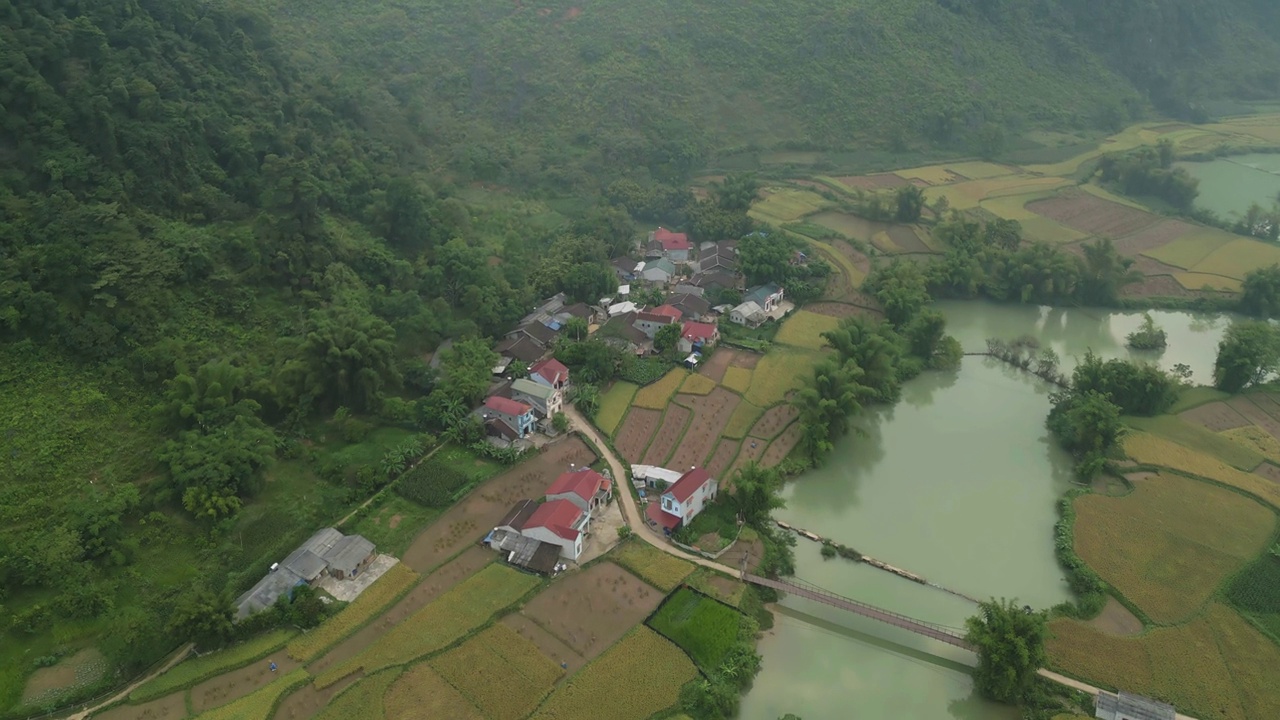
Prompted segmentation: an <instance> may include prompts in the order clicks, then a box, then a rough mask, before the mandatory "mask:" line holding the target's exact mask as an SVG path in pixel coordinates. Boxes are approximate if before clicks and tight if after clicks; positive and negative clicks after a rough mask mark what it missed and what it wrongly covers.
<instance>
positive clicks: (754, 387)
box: [743, 347, 824, 407]
mask: <svg viewBox="0 0 1280 720" xmlns="http://www.w3.org/2000/svg"><path fill="white" fill-rule="evenodd" d="M823 357H824V355H823V353H821V352H818V351H815V350H806V349H801V348H792V347H782V348H778V347H775V348H774V349H772V350H770V351H769V353H768V354H767V355H765V356H764V357H763V358H761V359H760V364H759V365H757V366H756V369H755V371H754V372H752V374H751V386H750V387H749V388H747V392H746V393H745V394H744V395H743V397H744V398H745V399H746V400H747V402H749V403H751V404H753V405H756V406H757V407H769V406H770V405H774V404H776V403H780V402H782V401H783V400H785V399H786V397H787V393H789V392H791V391H792V390H796V389H798V388H800V387H801V386H802V385H803V384H804V380H805V378H807V377H809V376H810V375H811V374H812V373H813V368H814V367H815V366H816V365H817V364H818V363H820V362H822V359H823Z"/></svg>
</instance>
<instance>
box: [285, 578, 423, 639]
mask: <svg viewBox="0 0 1280 720" xmlns="http://www.w3.org/2000/svg"><path fill="white" fill-rule="evenodd" d="M420 579H422V578H421V577H420V576H419V575H418V573H416V572H414V571H413V570H411V569H409V567H408V566H407V565H405V564H404V563H396V564H395V565H392V566H391V568H390V569H388V570H387V571H386V572H385V573H383V575H382V577H380V578H378V579H377V580H375V581H374V583H373V584H372V585H370V586H369V587H367V588H365V590H364V592H362V593H360V596H359V597H357V598H356V599H355V600H353V601H352V602H351V604H350V605H348V606H346V607H345V608H343V609H342V611H341V612H339V613H338V614H337V615H334V616H333V617H331V618H329V619H328V620H325V621H324V622H323V623H321V624H320V627H318V628H315V629H313V630H311V631H310V632H308V633H307V634H305V635H301V636H299V637H297V638H295V639H294V640H293V642H291V643H289V647H288V648H287V652H288V653H289V657H291V658H293V659H294V660H297V661H298V662H310V661H312V660H314V659H316V658H317V657H319V656H320V654H321V653H323V652H324V651H325V650H328V649H329V648H331V647H333V646H334V645H336V644H337V643H338V642H340V641H341V640H343V639H344V638H346V637H347V636H348V635H350V634H351V633H353V632H355V631H356V630H358V629H360V628H361V627H363V626H364V625H365V623H367V622H369V621H370V620H372V619H373V618H375V617H377V616H378V615H380V614H381V613H382V611H383V610H386V609H387V607H389V606H390V605H391V603H393V602H395V601H396V600H397V599H398V598H399V597H400V596H401V595H403V594H404V593H405V591H407V590H408V589H409V588H411V587H413V586H414V585H417V584H418V581H419V580H420Z"/></svg>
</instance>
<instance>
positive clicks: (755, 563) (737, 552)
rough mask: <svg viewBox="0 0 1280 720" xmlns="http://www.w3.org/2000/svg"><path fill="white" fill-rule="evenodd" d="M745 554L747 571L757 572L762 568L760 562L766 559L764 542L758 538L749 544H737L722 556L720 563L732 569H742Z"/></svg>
mask: <svg viewBox="0 0 1280 720" xmlns="http://www.w3.org/2000/svg"><path fill="white" fill-rule="evenodd" d="M743 554H746V556H747V570H748V571H751V572H755V571H756V569H758V568H759V567H760V561H761V560H763V559H764V541H763V540H760V539H759V538H756V539H755V540H752V541H751V542H749V543H744V542H741V541H739V542H736V543H734V544H733V547H731V548H729V549H728V550H727V551H725V554H723V555H721V556H720V561H719V562H720V564H721V565H728V566H729V567H732V568H737V567H742V556H743Z"/></svg>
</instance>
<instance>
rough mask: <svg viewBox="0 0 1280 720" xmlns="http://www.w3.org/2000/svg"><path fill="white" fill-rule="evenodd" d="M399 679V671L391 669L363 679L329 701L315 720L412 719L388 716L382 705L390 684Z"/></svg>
mask: <svg viewBox="0 0 1280 720" xmlns="http://www.w3.org/2000/svg"><path fill="white" fill-rule="evenodd" d="M398 677H400V669H399V668H392V669H390V670H383V671H382V672H380V673H375V674H373V675H370V676H368V677H363V678H360V679H359V680H357V681H356V682H354V683H352V684H351V686H349V687H347V688H345V689H344V690H343V691H342V692H341V693H339V695H338V696H337V697H335V698H333V699H332V700H330V701H329V704H328V705H326V706H325V707H324V709H323V710H321V711H320V714H319V715H317V716H316V720H383V718H386V717H413V716H412V715H400V716H389V715H387V714H386V708H385V707H384V705H383V697H384V696H385V695H386V694H387V689H388V688H390V687H391V683H393V682H395V681H396V678H398Z"/></svg>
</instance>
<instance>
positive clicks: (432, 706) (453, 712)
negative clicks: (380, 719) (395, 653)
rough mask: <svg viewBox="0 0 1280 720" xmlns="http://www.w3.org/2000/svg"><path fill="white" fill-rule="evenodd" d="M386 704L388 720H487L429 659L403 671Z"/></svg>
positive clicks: (386, 699) (384, 705)
mask: <svg viewBox="0 0 1280 720" xmlns="http://www.w3.org/2000/svg"><path fill="white" fill-rule="evenodd" d="M382 704H383V707H385V708H386V717H387V718H388V720H401V719H402V718H405V719H408V718H422V719H423V720H435V719H436V718H448V720H486V718H485V716H484V714H482V713H481V712H480V710H479V709H478V708H477V707H476V706H475V705H472V704H471V701H470V700H467V698H466V697H464V696H463V695H462V693H460V692H458V691H457V690H455V689H454V687H453V686H452V685H450V684H449V683H448V682H447V681H446V680H445V679H444V678H442V677H440V674H439V673H437V672H436V671H435V670H433V669H432V668H431V666H430V665H427V664H426V663H423V664H421V665H418V666H415V667H412V668H410V669H409V670H408V671H406V672H405V673H404V674H403V675H401V676H400V679H399V680H398V681H397V682H396V683H395V684H393V685H392V686H391V689H390V690H388V691H387V694H386V696H385V697H384V699H383V701H382ZM334 720H337V718H334Z"/></svg>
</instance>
